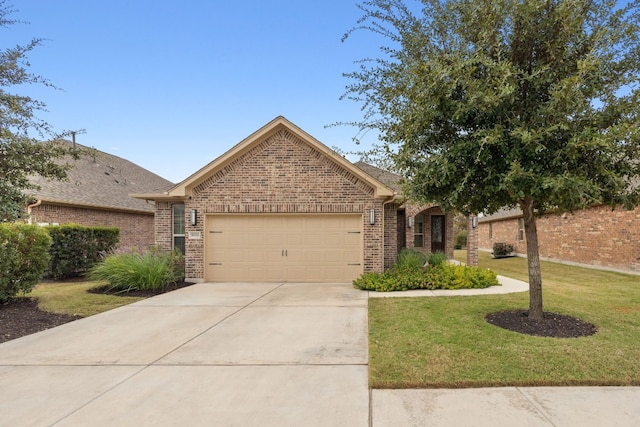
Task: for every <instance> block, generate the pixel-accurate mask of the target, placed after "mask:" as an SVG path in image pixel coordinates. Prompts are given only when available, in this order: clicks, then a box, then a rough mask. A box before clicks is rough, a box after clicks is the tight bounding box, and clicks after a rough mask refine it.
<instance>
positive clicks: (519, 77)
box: [345, 0, 640, 319]
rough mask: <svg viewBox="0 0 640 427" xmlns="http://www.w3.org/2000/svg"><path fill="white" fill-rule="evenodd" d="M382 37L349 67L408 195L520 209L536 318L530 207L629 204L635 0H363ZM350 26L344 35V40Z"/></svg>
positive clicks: (538, 288) (635, 193)
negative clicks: (376, 54)
mask: <svg viewBox="0 0 640 427" xmlns="http://www.w3.org/2000/svg"><path fill="white" fill-rule="evenodd" d="M360 8H361V10H362V11H363V13H364V15H363V17H362V18H361V19H360V21H359V22H358V26H357V27H356V28H354V29H353V30H351V32H353V31H355V30H358V29H365V30H370V31H372V32H374V33H376V34H378V35H381V36H383V38H385V39H386V40H387V41H388V42H390V43H389V44H388V45H387V46H386V47H383V48H382V50H381V52H382V54H383V57H382V58H380V59H374V60H365V61H363V62H361V66H360V69H359V70H358V71H356V72H352V73H349V74H347V75H346V76H347V77H349V78H351V79H352V83H351V84H350V85H349V86H347V93H346V95H345V96H346V97H348V98H350V99H355V100H357V101H359V102H362V103H363V104H364V105H363V109H364V111H365V116H364V119H363V121H362V123H360V126H361V127H362V128H363V129H366V128H372V129H378V130H379V131H380V135H381V136H380V137H381V139H382V142H383V143H384V144H386V145H387V146H388V147H391V148H393V150H390V151H393V152H395V154H394V160H395V163H396V165H397V168H398V169H399V170H400V171H401V172H402V173H403V174H404V176H406V178H407V184H406V190H407V193H408V195H409V196H410V197H411V198H413V199H417V200H435V201H437V202H439V203H440V204H441V205H442V207H443V208H445V209H455V210H458V211H460V212H462V213H465V214H471V213H475V212H485V213H493V212H495V211H497V210H498V209H499V208H502V207H515V206H518V207H520V208H521V209H522V212H523V214H524V226H525V234H526V239H527V257H528V265H529V286H530V288H529V289H530V303H529V313H528V315H529V317H531V318H535V319H541V318H542V317H543V304H542V278H541V273H540V260H539V253H538V237H537V231H536V216H537V215H541V214H543V213H544V212H545V211H547V210H549V209H555V210H559V211H573V210H576V209H581V208H585V207H588V206H591V205H594V204H607V205H610V206H612V207H615V206H624V207H626V208H628V209H631V208H633V207H634V206H636V205H637V204H638V203H639V200H640V189H639V188H638V185H635V186H634V185H633V183H634V182H637V180H638V177H640V142H639V141H640V121H639V119H638V114H639V112H640V110H639V107H640V105H639V103H638V95H639V92H638V84H639V83H640V82H639V76H640V72H639V71H640V44H639V43H638V42H639V29H640V27H639V25H640V24H639V17H640V15H639V11H640V10H639V9H640V7H639V4H638V3H637V2H632V3H629V4H628V5H626V6H624V7H622V8H618V6H617V5H616V2H615V1H596V0H493V1H489V0H487V1H474V0H423V1H422V2H419V4H418V2H411V4H408V3H405V2H403V1H400V0H371V1H366V2H364V3H362V4H361V5H360ZM351 32H349V33H347V35H346V36H345V37H348V36H349V34H351Z"/></svg>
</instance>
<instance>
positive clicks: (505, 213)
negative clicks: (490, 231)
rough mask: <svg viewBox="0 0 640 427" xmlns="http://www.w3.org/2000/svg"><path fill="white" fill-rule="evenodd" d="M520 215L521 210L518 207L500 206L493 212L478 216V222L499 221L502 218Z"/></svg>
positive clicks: (518, 216)
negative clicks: (500, 207)
mask: <svg viewBox="0 0 640 427" xmlns="http://www.w3.org/2000/svg"><path fill="white" fill-rule="evenodd" d="M521 216H522V210H521V209H520V208H511V209H507V208H502V209H500V210H499V211H498V212H496V213H494V214H491V215H485V216H481V217H479V218H478V222H481V223H482V222H491V221H500V220H503V219H511V218H520V217H521Z"/></svg>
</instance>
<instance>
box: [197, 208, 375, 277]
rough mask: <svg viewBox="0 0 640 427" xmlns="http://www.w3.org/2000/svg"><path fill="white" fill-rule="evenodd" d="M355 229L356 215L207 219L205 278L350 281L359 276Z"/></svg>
mask: <svg viewBox="0 0 640 427" xmlns="http://www.w3.org/2000/svg"><path fill="white" fill-rule="evenodd" d="M361 224H362V216H360V215H210V216H208V217H207V220H206V228H207V240H206V249H205V251H206V255H205V256H206V262H205V268H206V274H205V278H206V280H211V281H304V282H344V281H351V280H352V279H354V278H356V277H357V276H358V275H359V274H361V272H362V265H361V259H362V246H363V244H362V235H361V232H360V227H361ZM211 231H214V233H211ZM212 264H213V265H212ZM350 264H352V265H350Z"/></svg>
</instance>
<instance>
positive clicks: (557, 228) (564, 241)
mask: <svg viewBox="0 0 640 427" xmlns="http://www.w3.org/2000/svg"><path fill="white" fill-rule="evenodd" d="M519 221H520V220H519V218H518V217H516V218H513V217H512V218H507V219H502V220H496V221H487V220H486V219H485V220H482V219H481V223H480V225H479V236H478V238H479V247H480V248H482V249H485V250H491V248H492V247H493V243H495V242H506V243H510V244H512V245H514V248H515V252H516V253H518V254H526V251H527V250H526V240H525V237H524V236H523V235H522V236H521V233H520V231H519V228H520V226H519ZM537 228H538V239H539V248H540V256H541V257H543V258H546V259H551V260H557V261H561V262H570V263H577V264H585V265H592V266H599V267H606V268H611V269H617V270H626V271H633V272H640V208H636V209H635V210H632V211H628V210H625V209H616V210H614V211H612V210H611V208H609V207H605V206H599V207H594V208H590V209H584V210H581V211H578V212H575V213H574V214H570V213H565V214H562V215H556V214H547V215H545V216H543V217H542V218H538V220H537Z"/></svg>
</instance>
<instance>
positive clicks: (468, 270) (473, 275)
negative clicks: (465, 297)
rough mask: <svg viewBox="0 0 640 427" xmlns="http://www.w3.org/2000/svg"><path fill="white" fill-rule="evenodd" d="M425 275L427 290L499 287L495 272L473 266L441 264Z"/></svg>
mask: <svg viewBox="0 0 640 427" xmlns="http://www.w3.org/2000/svg"><path fill="white" fill-rule="evenodd" d="M425 274H426V275H427V280H426V281H427V282H428V283H429V286H430V287H429V288H428V289H483V288H488V287H489V286H498V285H500V282H498V277H497V276H496V273H495V272H493V271H491V270H485V269H481V268H478V267H473V266H466V265H455V264H442V265H441V266H440V267H438V268H430V269H428V270H427V271H426V272H425Z"/></svg>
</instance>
